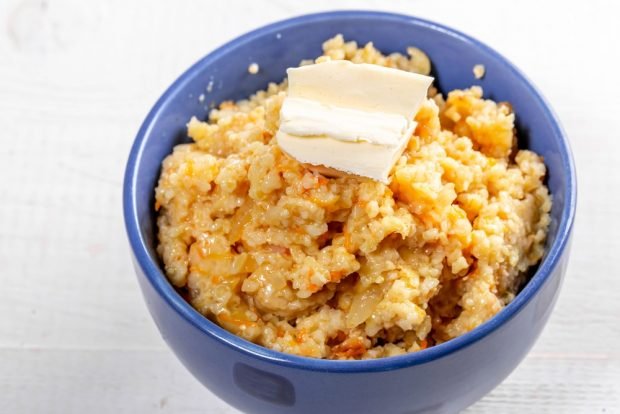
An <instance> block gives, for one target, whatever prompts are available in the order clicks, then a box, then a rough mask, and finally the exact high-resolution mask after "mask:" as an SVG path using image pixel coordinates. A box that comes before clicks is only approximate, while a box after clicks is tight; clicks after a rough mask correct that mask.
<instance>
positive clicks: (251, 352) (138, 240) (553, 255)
mask: <svg viewBox="0 0 620 414" xmlns="http://www.w3.org/2000/svg"><path fill="white" fill-rule="evenodd" d="M332 18H373V19H378V20H383V21H394V22H401V23H402V22H405V23H409V24H413V25H417V26H422V27H424V28H427V29H430V30H434V31H439V32H442V33H443V34H446V35H448V36H450V37H453V38H455V39H458V40H459V41H464V42H466V43H470V44H472V45H473V46H474V47H476V48H479V49H482V50H483V51H485V52H486V53H488V54H490V55H492V56H493V57H495V58H496V59H497V60H498V61H499V62H500V63H501V64H503V66H504V67H505V69H506V70H509V71H511V72H513V74H515V75H516V76H517V77H518V78H521V79H522V80H523V81H524V84H525V85H526V87H527V88H528V89H529V92H530V93H531V94H532V95H533V96H534V99H536V100H538V101H539V103H540V104H542V107H543V108H544V111H545V112H546V114H547V116H548V117H549V118H550V119H551V120H552V128H553V129H554V130H555V133H556V134H557V135H558V136H559V137H560V153H561V154H560V155H561V160H562V165H563V166H564V169H565V171H564V173H566V174H567V197H566V200H565V204H564V206H563V209H562V214H561V219H560V222H559V226H558V231H557V237H556V239H555V240H554V242H553V244H552V245H551V247H550V249H549V251H548V254H547V256H546V257H545V258H544V259H543V261H542V263H540V265H539V267H538V269H537V271H536V273H535V274H534V275H533V276H532V278H531V279H530V281H529V282H528V283H527V285H526V286H525V287H524V288H523V289H522V290H521V291H520V292H519V293H518V294H517V295H516V297H515V299H514V300H513V301H512V302H510V303H509V304H508V305H507V306H506V307H505V308H504V309H502V310H501V311H500V312H499V313H498V314H496V315H495V316H493V317H492V318H491V319H489V320H488V321H486V322H485V323H483V324H481V325H480V326H478V327H476V328H475V329H473V330H472V331H470V332H468V333H466V334H464V335H461V336H459V337H457V338H454V339H451V340H450V341H447V342H445V343H442V344H439V345H435V346H433V347H430V348H428V349H425V350H422V351H418V352H413V353H408V354H404V355H399V356H393V357H386V358H379V359H369V360H354V361H338V360H325V359H316V358H309V357H303V356H297V355H293V354H287V353H283V352H279V351H275V350H272V349H268V348H265V347H263V346H260V345H257V344H254V343H252V342H249V341H247V340H245V339H242V338H241V337H238V336H236V335H234V334H233V333H231V332H229V331H227V330H225V329H224V328H221V327H220V326H218V325H217V324H215V323H214V322H212V321H210V320H209V319H207V318H206V317H204V316H203V315H202V314H200V313H199V312H198V311H196V310H195V309H194V308H193V307H192V306H191V305H190V304H189V303H188V302H186V301H185V300H184V299H183V298H182V297H181V296H180V295H179V294H178V293H177V292H176V290H175V289H174V288H173V286H172V285H171V284H170V283H169V282H168V280H167V278H166V276H165V275H164V273H163V271H162V270H161V268H160V266H159V265H158V264H157V263H155V262H154V261H153V260H152V259H151V258H150V256H149V253H148V247H147V244H146V242H145V240H144V238H143V237H142V236H141V231H140V224H139V223H140V221H139V217H138V213H137V209H136V172H137V169H138V166H139V164H140V162H141V160H142V154H143V152H144V148H145V137H146V136H147V135H148V134H149V132H150V130H151V128H152V125H153V121H154V120H155V119H156V118H157V116H158V114H159V111H160V109H161V108H162V106H163V105H164V104H165V103H166V102H167V101H168V99H169V97H170V95H171V94H172V93H173V91H174V90H176V89H178V88H179V87H180V86H182V85H183V84H184V83H185V82H187V81H188V79H190V78H192V77H193V76H194V75H195V74H196V73H197V72H200V71H201V68H202V67H203V66H205V65H207V64H210V63H211V62H213V61H214V60H217V59H218V58H219V57H220V56H221V55H222V54H223V53H225V52H226V50H227V49H229V48H231V47H237V46H239V45H242V44H245V43H247V42H250V41H252V40H254V39H255V38H256V37H259V36H263V35H265V34H269V33H277V32H278V31H280V30H284V29H286V28H290V27H294V26H298V25H304V24H306V23H310V22H316V21H322V20H326V19H332ZM576 199H577V183H576V173H575V165H574V161H573V156H572V152H571V149H570V145H569V142H568V139H567V137H566V134H565V132H564V130H563V128H562V126H561V124H560V122H559V120H558V117H557V115H556V114H555V113H554V111H553V110H552V109H551V106H550V105H549V103H548V102H547V100H546V99H545V98H544V97H543V96H542V94H541V93H540V92H539V91H538V89H537V88H536V87H535V86H534V85H533V84H532V82H531V81H530V80H529V79H528V78H527V77H526V76H525V75H524V74H523V73H522V72H521V71H520V70H519V69H517V68H516V66H514V65H513V64H512V63H511V62H510V61H509V60H507V59H506V58H505V57H503V56H502V55H501V54H499V53H498V52H496V51H495V50H493V49H491V48H490V47H489V46H487V45H485V44H484V43H482V42H480V41H478V40H476V39H474V38H472V37H471V36H468V35H466V34H464V33H461V32H460V31H457V30H454V29H452V28H449V27H447V26H444V25H442V24H438V23H435V22H432V21H429V20H426V19H421V18H418V17H414V16H408V15H404V14H398V13H389V12H379V11H369V10H338V11H329V12H320V13H312V14H305V15H301V16H297V17H292V18H289V19H285V20H280V21H277V22H275V23H271V24H268V25H265V26H262V27H259V28H257V29H254V30H252V31H250V32H248V33H246V34H243V35H241V36H239V37H237V38H235V39H233V40H231V41H229V42H227V43H225V44H224V45H222V46H220V47H218V48H217V49H215V50H214V51H212V52H211V53H209V54H207V55H206V56H204V57H203V58H201V59H200V60H199V61H197V62H196V63H195V64H193V65H192V66H191V67H190V68H189V69H187V70H186V71H185V72H184V73H183V74H181V75H180V76H179V77H178V78H177V79H176V80H175V81H174V82H173V83H172V85H170V86H169V87H168V89H167V90H166V91H165V92H164V93H163V95H162V96H161V97H160V98H159V99H158V100H157V102H156V103H155V105H154V106H153V108H152V109H151V110H150V112H149V113H148V115H147V117H146V118H145V120H144V122H143V123H142V125H141V127H140V129H139V131H138V133H137V135H136V138H135V141H134V143H133V145H132V148H131V151H130V154H129V158H128V161H127V165H126V170H125V176H124V182H123V214H124V218H125V226H126V231H127V235H128V238H129V243H130V246H131V249H132V251H133V254H134V258H135V263H136V264H137V265H138V266H140V268H141V270H142V272H143V273H144V275H145V276H146V278H147V279H148V281H149V283H150V284H151V285H152V286H153V288H154V289H155V291H156V292H157V293H158V294H159V295H160V296H161V297H162V298H163V299H164V300H165V301H166V302H167V304H168V305H169V306H170V307H171V308H172V309H173V310H174V311H175V312H176V313H178V314H179V315H180V316H181V317H182V318H183V319H185V320H186V321H187V322H189V323H190V324H191V325H193V326H194V327H195V328H197V329H198V330H200V331H201V332H202V333H204V334H206V335H208V336H209V337H211V338H212V339H214V340H216V341H219V342H220V343H222V344H224V345H225V346H227V347H230V348H232V349H234V350H236V351H238V352H240V353H242V354H244V355H246V356H247V357H250V358H255V359H259V360H262V361H264V362H267V363H272V364H276V365H279V366H284V367H289V368H295V369H301V370H311V371H323V372H334V373H354V372H355V373H361V372H379V371H390V370H395V369H400V368H405V367H410V366H414V365H420V364H425V363H428V362H431V361H433V360H436V359H439V358H442V357H445V356H447V355H450V354H452V353H454V352H456V351H458V350H460V349H462V348H465V347H468V346H470V345H472V344H474V343H475V342H477V341H480V340H481V339H483V338H484V337H486V336H488V335H489V334H490V333H492V332H493V331H495V330H496V329H498V328H499V327H500V326H502V325H503V324H504V323H506V322H507V321H509V320H510V319H512V318H513V317H514V316H515V315H516V314H517V313H518V312H519V311H520V310H521V309H522V308H523V307H524V306H525V305H526V304H527V303H528V302H529V301H530V300H531V299H532V298H533V297H534V296H535V294H536V293H537V292H538V291H539V290H540V289H541V287H542V286H543V285H544V283H545V282H546V281H547V280H548V279H549V276H550V275H551V273H552V271H553V270H554V269H555V268H556V267H557V265H558V263H559V260H560V258H561V256H562V253H563V252H564V250H565V249H566V248H567V246H568V243H569V239H570V234H571V231H572V227H573V223H574V218H575V210H576Z"/></svg>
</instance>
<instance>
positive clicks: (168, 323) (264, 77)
mask: <svg viewBox="0 0 620 414" xmlns="http://www.w3.org/2000/svg"><path fill="white" fill-rule="evenodd" d="M337 33H342V34H344V36H345V38H346V39H354V40H357V41H358V42H359V43H362V44H363V43H366V42H368V41H373V42H374V44H375V45H376V46H377V47H378V48H379V49H380V50H381V51H383V52H393V51H400V52H403V51H404V50H405V49H406V47H407V46H409V45H415V46H417V47H420V48H421V49H422V50H424V51H425V52H427V53H428V55H429V56H430V58H431V60H432V63H433V68H434V75H435V76H436V78H437V85H438V86H439V88H440V89H441V90H442V91H444V92H445V91H449V90H452V89H455V88H465V87H469V86H471V85H472V84H479V85H481V86H482V87H483V88H484V92H485V95H486V96H487V97H489V98H492V99H494V100H496V101H509V102H510V103H511V104H512V106H513V108H514V110H515V112H516V115H517V127H518V130H519V134H520V135H519V137H520V145H521V146H522V147H527V148H531V149H532V150H534V151H536V152H537V153H539V154H542V155H543V156H544V158H545V162H546V164H547V167H548V185H549V188H550V190H551V193H552V194H553V209H552V222H551V227H550V230H549V236H548V241H547V249H546V255H545V257H544V259H543V261H542V263H541V264H540V266H539V267H538V270H537V272H536V273H535V275H534V276H533V278H532V279H531V280H530V281H529V283H528V284H527V285H526V286H525V288H524V289H523V290H522V291H521V292H520V293H519V295H518V296H517V297H516V299H515V300H514V301H513V302H512V303H510V304H509V305H508V306H507V307H506V308H505V309H503V310H502V311H501V312H500V313H499V314H498V315H496V316H495V317H494V318H492V319H491V320H490V321H488V322H486V323H485V324H483V325H482V326H480V327H478V328H476V329H474V330H473V331H471V332H469V333H468V334H466V335H463V336H461V337H459V338H457V339H453V340H451V341H449V342H447V343H444V344H441V345H438V346H435V347H432V348H429V349H427V350H424V351H421V352H417V353H413V354H409V355H403V356H398V357H391V358H384V359H378V360H368V361H326V360H316V359H309V358H304V357H298V356H293V355H288V354H283V353H280V352H276V351H272V350H269V349H265V348H263V347H260V346H258V345H254V344H252V343H249V342H247V341H245V340H243V339H241V338H238V337H236V336H234V335H233V334H231V333H229V332H227V331H225V330H224V329H222V328H220V327H219V326H217V325H215V324H214V323H212V322H210V321H209V320H207V319H206V318H204V317H203V316H202V315H200V314H199V313H198V312H197V311H195V310H194V309H193V308H192V307H191V306H190V305H189V304H188V303H186V302H185V301H184V300H183V299H182V298H181V296H179V295H178V294H177V292H176V291H175V290H174V288H173V287H172V286H171V285H170V284H169V283H168V281H167V280H166V277H165V276H164V273H163V272H162V269H161V267H160V265H159V260H158V258H157V254H156V251H155V241H156V236H155V234H156V232H155V230H156V229H155V224H154V212H153V203H154V200H153V198H154V191H153V189H154V187H155V184H156V182H157V179H158V175H159V171H160V163H161V161H162V160H163V159H164V157H165V156H166V155H168V154H169V153H170V152H171V150H172V147H173V146H174V145H176V144H178V143H180V142H183V141H185V140H186V138H185V137H186V128H185V124H186V123H187V121H188V120H189V118H190V117H191V116H193V115H194V116H197V117H199V118H204V117H205V116H206V115H207V111H208V109H209V104H210V103H212V102H213V103H218V102H221V101H223V100H227V99H239V98H244V97H247V96H248V95H250V94H251V93H253V92H255V91H256V90H259V89H263V88H264V87H265V86H266V85H267V83H268V82H270V81H280V80H282V79H283V78H284V76H285V70H286V68H288V67H290V66H296V65H297V64H298V63H299V61H300V60H302V59H304V58H313V57H315V56H318V55H319V54H320V52H321V43H322V42H323V41H324V40H325V39H327V38H329V37H331V36H333V35H335V34H337ZM251 62H257V63H258V64H259V65H260V72H259V73H258V74H257V75H250V74H248V71H247V67H248V65H249V64H250V63H251ZM478 63H481V64H484V66H485V67H486V75H485V77H484V78H483V79H482V80H476V79H474V77H473V75H472V67H473V66H474V65H475V64H478ZM209 82H212V90H211V92H210V93H206V91H205V87H206V86H207V85H208V83H209ZM202 93H205V94H206V100H205V101H204V102H200V101H199V99H198V96H199V95H200V94H202ZM575 203H576V179H575V169H574V165H573V161H572V156H571V152H570V149H569V145H568V142H567V139H566V137H565V135H564V132H563V131H562V128H561V127H560V125H559V122H558V119H557V118H556V116H555V115H554V114H553V112H552V110H551V109H550V107H549V105H548V104H547V103H546V102H545V100H544V99H543V98H542V96H541V95H540V93H539V92H538V91H537V90H536V88H534V86H533V85H532V84H531V82H530V81H528V80H527V78H525V76H524V75H523V74H522V73H521V72H520V71H519V70H518V69H516V68H515V67H514V66H513V65H512V64H511V63H510V62H508V61H507V60H506V59H505V58H503V57H502V56H501V55H499V54H498V53H497V52H495V51H493V50H492V49H490V48H489V47H487V46H485V45H484V44H482V43H480V42H478V41H477V40H474V39H472V38H471V37H469V36H466V35H464V34H462V33H459V32H457V31H455V30H452V29H450V28H447V27H445V26H441V25H438V24H435V23H431V22H428V21H425V20H421V19H417V18H414V17H410V16H403V15H397V14H387V13H378V12H366V11H344V12H330V13H320V14H312V15H306V16H301V17H297V18H293V19H289V20H285V21H282V22H278V23H274V24H271V25H269V26H266V27H263V28H260V29H258V30H255V31H253V32H250V33H248V34H246V35H243V36H241V37H239V38H237V39H235V40H233V41H231V42H230V43H227V44H226V45H224V46H222V47H220V48H219V49H217V50H215V51H214V52H212V53H210V54H209V55H207V56H206V57H204V58H203V59H202V60H200V61H199V62H198V63H196V64H195V65H194V66H192V67H191V68H190V69H189V70H187V72H185V73H184V74H182V75H181V77H180V78H179V79H177V80H176V82H174V83H173V84H172V86H170V88H169V89H168V90H167V91H166V92H165V93H164V94H163V96H162V97H161V98H160V99H159V101H157V103H156V104H155V106H154V107H153V109H152V110H151V112H150V113H149V114H148V116H147V118H146V120H145V121H144V124H143V125H142V127H141V128H140V131H139V132H138V136H137V137H136V140H135V144H134V145H133V148H132V150H131V154H130V156H129V161H128V163H127V170H126V174H125V182H124V194H123V208H124V214H125V222H126V226H127V233H128V235H129V240H130V243H131V249H132V252H133V258H134V263H135V269H136V273H137V275H138V280H139V282H140V286H141V288H142V293H143V295H144V298H145V300H146V303H147V306H148V309H149V311H150V312H151V315H152V316H153V319H154V320H155V323H156V324H157V326H158V328H159V330H160V331H161V334H162V335H163V338H164V339H165V340H166V342H167V343H168V345H169V346H170V348H172V350H173V351H174V353H175V354H176V355H177V357H178V358H179V359H180V360H181V361H182V362H183V364H184V365H185V366H186V367H187V369H188V370H189V371H190V372H191V373H192V374H193V375H194V376H195V377H196V378H197V379H198V380H199V381H200V382H202V383H203V384H204V385H205V386H206V387H208V388H209V389H210V390H211V391H212V392H213V393H215V394H216V395H217V396H219V397H220V398H222V399H223V400H225V401H226V402H228V403H229V404H231V405H233V406H235V407H237V408H239V409H241V410H243V411H247V412H254V413H284V412H287V413H288V412H299V413H301V412H303V413H322V414H326V413H349V412H362V413H379V412H381V413H431V412H432V413H435V412H442V413H443V412H448V413H449V412H456V411H458V410H461V409H463V408H465V407H467V406H468V405H470V404H472V403H473V402H475V401H476V400H478V399H479V398H481V397H482V396H483V395H485V394H486V393H487V392H489V391H490V390H491V389H493V388H494V387H495V386H496V385H498V384H499V383H500V382H501V381H502V380H503V379H504V378H505V377H506V376H507V375H508V374H509V373H510V372H511V371H512V370H513V369H514V368H515V367H516V366H517V364H519V362H520V361H521V360H522V359H523V357H524V356H525V355H526V354H527V352H528V350H529V349H530V348H531V346H532V345H533V344H534V341H535V340H536V339H537V337H538V336H539V334H540V332H541V330H542V329H543V327H544V325H545V323H546V322H547V319H548V318H549V314H550V313H551V310H552V308H553V306H554V303H555V301H556V298H557V295H558V291H559V288H560V285H561V282H562V278H563V275H564V273H565V269H566V263H567V259H568V256H569V254H568V251H569V239H570V234H571V229H572V224H573V218H574V214H575Z"/></svg>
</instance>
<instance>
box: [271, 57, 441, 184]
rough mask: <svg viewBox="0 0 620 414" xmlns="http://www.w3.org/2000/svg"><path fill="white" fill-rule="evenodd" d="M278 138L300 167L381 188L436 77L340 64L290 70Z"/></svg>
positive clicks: (409, 134)
mask: <svg viewBox="0 0 620 414" xmlns="http://www.w3.org/2000/svg"><path fill="white" fill-rule="evenodd" d="M287 74H288V81H289V87H288V95H287V97H286V99H285V100H284V102H283V104H282V109H281V110H280V128H279V130H278V132H277V134H276V140H277V142H278V145H279V146H280V147H281V148H282V150H283V151H285V152H286V153H288V154H289V155H291V156H292V157H293V158H295V159H297V160H298V161H300V162H303V163H308V164H313V165H321V166H325V167H329V168H333V169H335V170H339V171H343V172H346V173H351V174H355V175H360V176H363V177H370V178H373V179H375V180H378V181H382V182H384V183H387V182H388V175H389V173H390V170H391V169H392V167H393V166H394V163H395V162H396V160H397V159H398V157H399V156H400V155H401V154H402V152H403V150H404V148H405V147H406V145H407V142H408V141H409V138H410V137H411V134H412V133H413V130H414V129H415V125H416V124H415V121H414V120H413V119H414V117H415V114H416V113H417V111H418V109H419V108H420V105H421V104H422V102H423V101H424V100H425V99H426V93H427V91H428V87H429V86H430V84H431V83H432V81H433V78H431V77H428V76H423V75H418V74H415V73H411V72H405V71H402V70H398V69H391V68H386V67H383V66H378V65H371V64H355V63H351V62H349V61H344V60H338V61H328V62H324V63H318V64H314V65H308V66H302V67H300V68H291V69H288V70H287Z"/></svg>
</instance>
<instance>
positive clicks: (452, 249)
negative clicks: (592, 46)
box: [155, 36, 551, 359]
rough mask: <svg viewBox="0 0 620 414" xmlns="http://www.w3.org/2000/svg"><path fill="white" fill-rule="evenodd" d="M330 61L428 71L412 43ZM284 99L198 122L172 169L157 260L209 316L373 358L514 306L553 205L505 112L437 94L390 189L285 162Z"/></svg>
mask: <svg viewBox="0 0 620 414" xmlns="http://www.w3.org/2000/svg"><path fill="white" fill-rule="evenodd" d="M323 50H324V55H323V57H321V58H319V59H321V60H325V59H327V58H330V59H347V60H351V61H352V62H354V63H372V64H377V65H382V66H388V67H394V68H398V69H402V70H407V71H413V72H416V73H421V74H428V73H430V68H431V66H430V61H429V59H428V58H427V57H426V55H424V53H423V52H422V51H420V50H418V49H415V48H410V49H409V50H408V53H409V57H406V56H404V55H401V54H391V55H388V56H384V55H383V54H381V53H380V52H379V51H378V50H376V49H375V48H374V47H373V45H372V44H371V43H369V44H367V45H366V46H364V47H358V45H357V44H356V43H355V42H345V41H344V39H343V38H342V37H341V36H336V37H335V38H333V39H330V40H328V41H327V42H325V43H324V45H323ZM470 69H471V68H465V69H464V70H470ZM286 88H287V84H286V81H284V82H283V83H281V84H270V85H269V87H268V88H267V90H265V91H259V92H257V93H256V94H255V95H253V96H251V97H250V98H249V99H248V100H243V101H240V102H236V103H233V102H224V103H222V104H221V105H220V106H219V108H218V109H216V110H213V111H212V112H211V113H210V115H209V121H208V122H201V121H199V120H197V119H195V118H192V119H191V120H190V121H189V124H188V135H189V136H190V138H192V140H193V141H194V142H192V143H190V144H182V145H178V146H177V147H175V149H174V151H173V153H172V154H171V155H169V156H168V157H167V158H166V159H165V160H164V162H163V168H162V172H161V176H160V179H159V183H158V186H157V188H156V205H155V208H156V210H157V212H158V219H157V224H158V239H159V245H158V252H159V254H160V256H161V258H162V261H163V264H164V270H165V273H166V275H167V277H168V279H169V280H170V282H171V283H172V284H173V285H174V286H176V287H177V288H179V289H180V290H181V291H182V292H183V293H184V295H186V298H187V300H188V301H189V302H190V303H191V304H192V305H193V306H194V307H195V308H196V309H197V310H198V311H199V312H201V313H202V314H204V315H205V316H207V317H208V318H210V319H212V320H213V321H214V322H216V323H217V324H219V325H220V326H222V327H224V328H225V329H227V330H229V331H231V332H233V333H235V334H237V335H239V336H241V337H243V338H245V339H247V340H250V341H253V342H255V343H257V344H260V345H263V346H265V347H268V348H271V349H274V350H277V351H282V352H287V353H293V354H297V355H303V356H308V357H314V358H327V359H367V358H379V357H387V356H393V355H398V354H403V353H406V352H415V351H419V350H421V349H425V348H427V347H429V346H433V345H435V344H438V343H441V342H445V341H448V340H450V339H452V338H455V337H457V336H459V335H462V334H464V333H466V332H468V331H470V330H472V329H473V328H475V327H476V326H478V325H480V324H481V323H483V322H485V321H486V320H488V319H489V318H491V317H492V316H493V315H495V314H496V313H497V312H499V311H500V310H501V309H502V308H503V307H504V306H505V305H506V304H507V303H509V302H510V301H511V300H512V299H513V298H514V297H515V295H516V294H517V292H518V291H519V288H520V287H521V286H522V285H523V283H524V282H525V281H526V279H527V275H528V271H529V270H531V267H532V266H534V265H535V264H537V263H538V261H539V260H540V259H541V257H542V255H543V251H544V242H545V238H546V234H547V230H548V226H549V220H550V219H549V212H550V209H551V197H550V195H549V191H548V189H547V187H546V186H545V184H544V177H545V173H546V169H545V165H544V162H543V160H542V158H541V157H540V156H538V155H537V154H535V153H534V152H532V151H528V150H518V149H517V144H516V134H515V128H514V114H513V113H512V109H511V107H510V105H509V104H508V103H496V102H493V101H491V100H485V99H483V98H482V89H481V88H480V87H476V86H474V87H471V88H470V89H466V90H454V91H451V92H449V93H448V94H447V97H446V99H445V100H444V98H443V96H442V95H441V94H439V93H438V92H437V91H436V90H435V89H434V88H431V90H430V91H429V99H427V100H426V101H425V102H424V103H423V105H422V107H421V108H420V110H419V111H418V112H417V115H416V119H415V121H416V122H417V127H416V129H415V132H414V134H413V135H412V136H411V138H410V140H409V142H408V144H407V147H406V149H405V151H404V153H403V155H402V156H401V157H400V158H399V159H398V161H397V162H396V164H395V166H394V167H393V169H392V170H391V173H390V182H389V184H388V185H385V184H383V183H381V182H378V181H374V180H372V179H369V178H362V177H358V176H354V175H347V174H345V175H341V176H337V177H331V176H327V175H325V174H322V173H321V169H317V168H313V167H312V166H308V165H304V164H302V163H300V162H298V161H297V160H295V159H294V158H292V157H290V156H288V155H287V154H286V153H284V152H283V151H282V150H281V149H280V148H279V146H278V145H277V143H276V141H275V139H274V137H275V134H276V132H277V130H278V127H279V114H280V107H281V104H282V101H283V100H284V98H285V95H286Z"/></svg>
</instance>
